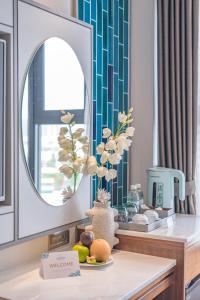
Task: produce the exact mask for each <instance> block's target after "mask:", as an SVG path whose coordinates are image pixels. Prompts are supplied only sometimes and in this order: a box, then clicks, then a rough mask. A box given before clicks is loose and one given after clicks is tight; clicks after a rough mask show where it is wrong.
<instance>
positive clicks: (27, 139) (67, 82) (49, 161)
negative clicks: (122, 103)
mask: <svg viewBox="0 0 200 300" xmlns="http://www.w3.org/2000/svg"><path fill="white" fill-rule="evenodd" d="M87 101H88V100H87V91H86V84H85V80H84V75H83V71H82V68H81V66H80V63H79V61H78V58H77V56H76V54H75V52H74V51H73V49H72V48H71V47H70V46H69V45H68V44H67V43H66V42H65V41H63V40H61V39H59V38H50V39H48V40H46V41H45V42H44V44H43V45H42V46H41V47H40V48H39V49H38V51H37V52H36V54H35V56H34V58H33V60H32V62H31V65H30V67H29V70H28V73H27V76H26V80H25V85H24V93H23V101H22V139H23V147H24V154H25V159H26V164H27V167H28V171H29V175H30V177H31V179H32V181H33V183H34V185H35V188H36V189H37V191H38V193H39V194H40V196H41V197H42V198H43V199H44V200H45V201H46V202H47V203H49V204H51V205H56V206H57V205H62V204H64V203H65V201H67V199H64V198H63V196H62V191H63V190H64V189H65V188H66V186H70V187H74V182H73V180H74V178H73V177H71V178H70V179H68V178H66V177H64V175H63V174H61V173H60V171H59V167H60V166H61V163H60V162H59V161H58V152H59V145H58V135H59V131H60V128H61V127H63V125H64V124H63V123H62V122H61V119H60V118H61V111H62V110H64V111H68V112H71V113H73V114H75V122H76V125H75V129H76V127H77V128H84V129H85V132H86V134H87V131H88V128H87V125H86V124H87V122H88V120H87V117H88V116H87ZM80 155H81V153H80ZM82 176H83V174H82V173H81V174H79V176H78V178H77V179H76V185H75V189H74V190H73V192H75V191H76V190H77V189H78V186H79V184H80V182H81V179H82Z"/></svg>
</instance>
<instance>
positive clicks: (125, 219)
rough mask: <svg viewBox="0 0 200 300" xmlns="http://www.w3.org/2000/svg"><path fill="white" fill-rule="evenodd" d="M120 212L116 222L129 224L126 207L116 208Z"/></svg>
mask: <svg viewBox="0 0 200 300" xmlns="http://www.w3.org/2000/svg"><path fill="white" fill-rule="evenodd" d="M114 208H116V209H117V210H118V215H117V216H116V217H115V221H116V222H121V223H127V222H128V211H127V208H126V207H125V206H116V207H114Z"/></svg>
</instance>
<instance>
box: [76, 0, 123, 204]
mask: <svg viewBox="0 0 200 300" xmlns="http://www.w3.org/2000/svg"><path fill="white" fill-rule="evenodd" d="M78 17H79V19H80V20H83V21H85V22H87V23H90V24H92V25H93V33H94V34H93V124H94V125H93V152H94V154H95V151H96V145H97V144H98V143H100V142H101V136H102V128H104V127H109V128H110V129H112V130H115V129H116V126H117V122H118V112H119V111H123V110H125V111H126V112H127V110H128V101H129V99H128V74H129V72H128V66H129V60H128V55H129V0H78ZM127 166H128V155H127V152H126V155H125V156H124V158H123V161H121V163H120V165H118V166H117V170H118V176H117V178H116V179H115V180H114V182H113V183H112V186H111V185H110V184H108V186H107V189H108V190H109V191H111V192H112V204H113V205H120V204H122V202H125V201H126V197H127V189H128V167H127ZM96 183H97V179H96V178H93V199H95V190H96ZM105 186H106V182H105V181H104V182H103V187H105Z"/></svg>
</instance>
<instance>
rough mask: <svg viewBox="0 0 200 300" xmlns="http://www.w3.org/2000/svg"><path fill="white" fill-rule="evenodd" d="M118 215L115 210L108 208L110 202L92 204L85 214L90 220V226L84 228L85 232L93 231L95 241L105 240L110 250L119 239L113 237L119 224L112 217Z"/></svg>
mask: <svg viewBox="0 0 200 300" xmlns="http://www.w3.org/2000/svg"><path fill="white" fill-rule="evenodd" d="M117 215H118V211H117V209H115V208H111V207H110V202H106V203H104V202H94V207H93V208H91V209H89V210H88V211H87V212H86V216H88V217H91V218H92V224H91V225H89V226H86V229H85V230H86V231H90V230H91V231H93V232H94V237H95V239H104V240H106V241H107V242H108V243H109V244H110V246H111V249H112V248H113V246H115V245H117V244H118V243H119V239H118V238H116V237H115V232H116V230H117V229H118V228H119V224H118V223H117V222H115V221H114V217H115V216H117Z"/></svg>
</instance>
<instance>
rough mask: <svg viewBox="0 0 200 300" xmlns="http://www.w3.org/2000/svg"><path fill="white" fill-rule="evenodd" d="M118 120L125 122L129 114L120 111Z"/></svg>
mask: <svg viewBox="0 0 200 300" xmlns="http://www.w3.org/2000/svg"><path fill="white" fill-rule="evenodd" d="M118 120H119V122H120V123H125V122H126V120H127V115H126V114H125V113H124V112H123V113H121V112H119V114H118Z"/></svg>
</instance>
